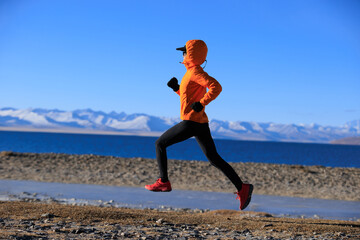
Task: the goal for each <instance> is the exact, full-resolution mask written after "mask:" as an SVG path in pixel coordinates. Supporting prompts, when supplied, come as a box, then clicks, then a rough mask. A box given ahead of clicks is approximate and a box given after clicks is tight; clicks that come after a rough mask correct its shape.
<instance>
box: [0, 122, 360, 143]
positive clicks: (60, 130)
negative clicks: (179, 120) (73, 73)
mask: <svg viewBox="0 0 360 240" xmlns="http://www.w3.org/2000/svg"><path fill="white" fill-rule="evenodd" d="M0 131H9V132H33V133H63V134H85V135H86V134H89V135H114V136H138V137H159V136H161V134H163V133H164V132H156V131H152V132H147V131H106V130H96V129H82V128H34V127H1V126H0ZM359 138H360V137H359ZM214 139H220V140H232V141H250V142H279V143H299V144H326V145H347V146H359V145H360V144H359V143H353V142H343V141H340V140H342V139H340V140H332V141H328V142H312V141H306V140H304V141H295V140H283V141H271V140H264V139H250V138H249V139H242V138H241V139H232V138H216V137H215V138H214Z"/></svg>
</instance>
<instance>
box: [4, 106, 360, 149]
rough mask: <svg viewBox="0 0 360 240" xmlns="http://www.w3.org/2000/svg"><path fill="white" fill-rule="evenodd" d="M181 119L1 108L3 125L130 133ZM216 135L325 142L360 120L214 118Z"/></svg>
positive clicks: (350, 133) (358, 132) (355, 132)
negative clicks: (335, 122)
mask: <svg viewBox="0 0 360 240" xmlns="http://www.w3.org/2000/svg"><path fill="white" fill-rule="evenodd" d="M179 121H180V119H179V118H166V117H155V116H149V115H146V114H130V115H128V114H126V113H124V112H121V113H117V112H110V113H105V112H102V111H93V110H91V109H84V110H75V111H61V110H57V109H54V110H47V109H14V108H2V109H0V127H2V128H3V129H4V127H21V128H27V127H28V128H39V129H41V128H42V129H44V128H45V129H64V128H66V129H87V130H102V131H116V132H128V133H133V134H137V133H140V132H142V133H144V132H148V133H153V132H155V133H158V134H159V133H161V132H163V131H165V130H167V129H168V128H169V127H171V126H173V125H174V124H176V123H178V122H179ZM210 128H211V131H212V134H213V136H214V137H215V138H223V139H239V140H263V141H293V142H318V143H325V142H330V141H333V140H336V139H340V138H345V137H354V136H360V120H355V121H352V122H348V123H346V124H344V125H343V126H340V127H332V126H320V125H317V124H308V125H306V124H301V125H296V124H276V123H256V122H242V121H236V122H231V121H219V120H211V121H210Z"/></svg>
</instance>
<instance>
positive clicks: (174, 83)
mask: <svg viewBox="0 0 360 240" xmlns="http://www.w3.org/2000/svg"><path fill="white" fill-rule="evenodd" d="M167 85H168V86H169V88H172V90H174V92H177V91H178V90H179V87H180V86H179V84H178V80H177V79H176V77H173V78H172V79H170V81H169V82H168V83H167Z"/></svg>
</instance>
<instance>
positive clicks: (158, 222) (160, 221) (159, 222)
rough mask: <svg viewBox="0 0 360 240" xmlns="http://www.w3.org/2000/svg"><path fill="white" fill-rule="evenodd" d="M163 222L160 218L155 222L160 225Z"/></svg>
mask: <svg viewBox="0 0 360 240" xmlns="http://www.w3.org/2000/svg"><path fill="white" fill-rule="evenodd" d="M163 222H164V220H163V219H162V218H160V219H159V220H157V221H156V223H157V224H162V223H163Z"/></svg>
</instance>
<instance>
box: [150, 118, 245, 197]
mask: <svg viewBox="0 0 360 240" xmlns="http://www.w3.org/2000/svg"><path fill="white" fill-rule="evenodd" d="M194 136H195V138H196V141H197V142H198V144H199V145H200V147H201V150H202V151H203V152H204V153H205V155H206V157H207V159H208V160H209V161H210V163H211V165H213V166H215V167H216V168H218V169H220V170H221V171H222V172H223V173H224V174H225V175H226V177H228V178H229V179H230V181H231V182H232V183H233V184H234V185H235V187H236V188H237V190H238V191H240V189H241V186H242V181H241V179H240V177H239V176H238V175H237V174H236V172H235V171H234V169H233V168H232V167H231V166H230V165H229V164H228V163H227V162H225V161H224V160H223V159H222V158H221V157H220V155H219V154H218V153H217V151H216V147H215V143H214V140H213V139H212V137H211V133H210V128H209V124H208V123H197V122H193V121H182V122H180V123H178V124H176V125H175V126H173V127H172V128H170V129H169V130H167V131H166V132H165V133H164V134H162V135H161V136H160V137H159V139H158V140H157V141H156V158H157V162H158V165H159V169H160V177H161V179H162V180H165V181H166V180H167V179H168V172H167V155H166V148H167V147H168V146H171V145H173V144H175V143H178V142H182V141H184V140H186V139H188V138H191V137H194Z"/></svg>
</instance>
